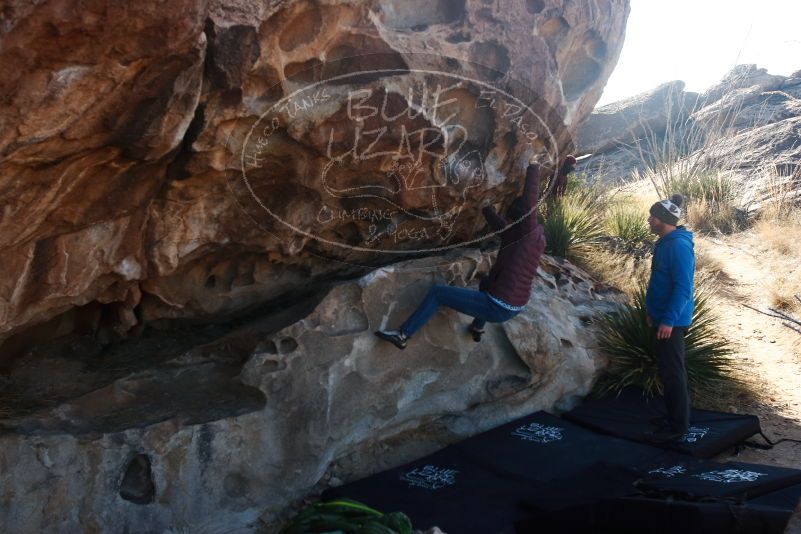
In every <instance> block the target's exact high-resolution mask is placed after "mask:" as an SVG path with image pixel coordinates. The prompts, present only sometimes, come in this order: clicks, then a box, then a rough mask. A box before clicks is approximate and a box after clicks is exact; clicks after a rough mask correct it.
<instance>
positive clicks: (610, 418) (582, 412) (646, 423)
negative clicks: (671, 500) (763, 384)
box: [563, 388, 760, 458]
mask: <svg viewBox="0 0 801 534" xmlns="http://www.w3.org/2000/svg"><path fill="white" fill-rule="evenodd" d="M665 413H666V411H665V403H664V400H663V399H662V397H660V396H654V397H647V396H646V395H645V394H644V393H643V391H642V390H640V389H637V388H626V389H624V390H623V391H621V392H620V394H619V395H610V396H607V397H603V398H600V399H590V400H587V401H585V402H584V403H583V404H581V405H580V406H578V407H576V408H575V409H573V410H571V411H570V412H567V413H565V414H564V415H563V417H564V418H565V419H568V420H570V421H573V422H574V423H577V424H579V425H582V426H584V427H586V428H589V429H591V430H595V431H597V432H602V433H605V434H609V435H612V436H617V437H621V438H625V439H629V440H633V441H640V442H643V441H644V439H643V434H644V433H645V432H647V431H649V430H654V429H656V424H655V423H652V422H651V420H652V419H654V418H658V417H659V416H664V415H665ZM758 432H760V427H759V419H758V418H757V417H756V416H754V415H738V414H730V413H723V412H714V411H709V410H697V409H693V410H692V414H691V422H690V430H689V431H688V432H687V434H685V436H684V437H683V438H682V439H681V440H680V441H678V442H673V443H668V444H665V445H660V446H662V447H663V448H668V449H673V450H677V451H679V452H682V453H685V454H691V455H693V456H695V457H698V458H711V457H713V456H716V455H718V454H720V453H722V452H724V451H726V450H727V449H729V448H731V447H733V446H735V445H736V444H738V443H741V442H742V441H744V440H745V439H747V438H748V437H750V436H753V435H754V434H757V433H758Z"/></svg>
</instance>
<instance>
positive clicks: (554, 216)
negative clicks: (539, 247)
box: [542, 186, 604, 258]
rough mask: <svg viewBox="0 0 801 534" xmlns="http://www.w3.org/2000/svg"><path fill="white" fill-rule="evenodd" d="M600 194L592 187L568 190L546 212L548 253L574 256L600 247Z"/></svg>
mask: <svg viewBox="0 0 801 534" xmlns="http://www.w3.org/2000/svg"><path fill="white" fill-rule="evenodd" d="M601 209H602V204H601V201H600V193H599V191H597V190H596V189H595V188H593V187H591V186H585V187H583V188H581V189H573V190H568V192H567V193H566V194H565V196H563V197H562V198H559V199H553V200H551V201H550V202H548V203H547V204H546V206H545V209H544V210H543V223H542V224H543V227H544V230H545V241H546V249H545V250H546V252H547V253H548V254H551V255H553V256H561V257H563V258H568V257H574V256H576V255H579V254H581V253H582V251H584V250H586V248H587V247H591V246H592V245H594V244H597V243H598V242H599V240H600V239H601V237H603V235H604V226H603V218H602V215H601Z"/></svg>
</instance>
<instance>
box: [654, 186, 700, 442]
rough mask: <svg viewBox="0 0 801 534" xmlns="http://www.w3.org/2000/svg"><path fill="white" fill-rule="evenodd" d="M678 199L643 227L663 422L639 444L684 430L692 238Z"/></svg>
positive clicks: (664, 203)
mask: <svg viewBox="0 0 801 534" xmlns="http://www.w3.org/2000/svg"><path fill="white" fill-rule="evenodd" d="M683 204H684V198H683V197H682V196H681V195H673V196H672V197H671V198H670V199H668V200H660V201H659V202H656V203H654V205H653V206H651V210H650V212H651V216H650V217H649V218H648V225H649V226H650V227H651V232H653V233H654V234H656V235H658V236H659V239H658V240H657V241H656V245H654V256H653V260H652V263H651V278H650V280H649V281H648V290H647V292H646V294H645V307H646V310H647V313H648V324H649V326H651V327H652V328H653V329H654V330H655V332H656V346H655V348H656V356H657V360H658V365H659V378H660V380H661V381H662V386H663V388H664V394H665V405H666V407H667V417H666V421H665V422H664V425H663V427H662V428H659V429H658V430H656V431H654V432H648V433H647V434H646V436H645V438H646V439H647V440H648V441H652V442H655V443H664V442H668V441H675V440H678V439H680V438H681V437H683V436H684V434H685V433H686V432H687V429H688V428H689V426H690V396H689V392H688V387H687V370H686V368H685V366H684V336H685V335H686V334H687V329H688V327H689V326H690V322H691V320H692V315H693V306H694V305H693V273H694V271H695V254H694V252H693V234H692V232H689V231H687V230H686V229H685V228H684V226H677V225H678V221H679V217H681V208H682V205H683Z"/></svg>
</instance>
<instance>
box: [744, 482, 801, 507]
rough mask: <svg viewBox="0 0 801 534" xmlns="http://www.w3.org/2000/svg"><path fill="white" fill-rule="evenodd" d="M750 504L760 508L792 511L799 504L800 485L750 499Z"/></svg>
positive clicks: (800, 499) (800, 498) (800, 496)
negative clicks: (769, 507)
mask: <svg viewBox="0 0 801 534" xmlns="http://www.w3.org/2000/svg"><path fill="white" fill-rule="evenodd" d="M750 502H752V503H754V504H759V505H762V506H775V507H777V508H785V509H787V510H794V509H795V507H796V506H798V503H799V502H801V484H793V485H792V486H788V487H786V488H783V489H780V490H775V491H771V492H769V493H765V494H764V495H760V496H759V497H756V498H754V499H751V501H750Z"/></svg>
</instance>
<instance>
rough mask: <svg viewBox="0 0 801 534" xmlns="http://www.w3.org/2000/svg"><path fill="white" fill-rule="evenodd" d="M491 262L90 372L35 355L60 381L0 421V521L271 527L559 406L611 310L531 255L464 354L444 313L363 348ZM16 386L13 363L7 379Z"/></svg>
mask: <svg viewBox="0 0 801 534" xmlns="http://www.w3.org/2000/svg"><path fill="white" fill-rule="evenodd" d="M490 261H491V258H490V256H488V255H484V254H482V253H480V252H479V251H468V252H466V253H462V254H461V255H458V254H456V253H450V254H449V255H445V256H436V257H430V258H426V259H420V260H413V261H409V262H405V263H401V264H396V265H394V266H390V267H385V268H381V269H378V270H376V271H374V272H372V273H370V274H368V275H367V276H365V277H363V278H361V279H359V280H356V281H351V282H345V283H340V284H337V285H334V286H333V287H332V288H330V290H328V291H327V293H326V294H325V295H324V296H322V297H319V298H317V299H313V301H309V302H298V303H296V304H295V306H294V309H292V308H290V309H288V310H285V311H284V312H281V313H278V314H276V315H272V316H270V317H269V319H265V318H263V317H261V316H258V317H256V318H254V319H252V320H250V321H247V322H243V323H242V322H241V323H238V324H236V325H234V326H232V327H231V328H230V329H229V330H228V331H226V332H223V331H218V332H203V333H200V332H195V333H194V336H195V337H194V338H191V339H190V338H189V337H186V336H183V337H182V336H181V335H180V333H177V332H176V333H175V334H174V335H173V336H171V337H170V338H169V339H170V341H169V343H167V342H165V341H164V340H163V339H162V340H161V341H160V342H159V343H158V344H157V343H151V344H150V345H147V344H146V339H145V337H143V338H142V341H141V343H142V345H140V346H139V347H137V349H136V350H135V351H134V353H135V354H136V355H137V356H141V355H144V356H145V358H146V359H147V361H142V358H141V357H139V358H135V357H133V355H131V354H130V351H129V349H128V347H129V344H126V343H123V344H120V345H119V346H118V349H115V350H111V351H108V353H107V354H106V360H107V361H108V362H110V363H111V365H107V366H97V365H95V366H94V367H93V366H92V365H91V362H92V361H95V363H96V362H97V360H96V358H92V357H88V358H85V360H84V361H82V360H81V357H82V356H84V357H85V355H86V353H87V352H90V351H89V348H88V347H89V345H87V343H89V342H88V341H85V340H84V341H83V343H84V345H83V346H81V345H80V343H79V342H80V340H78V341H76V345H75V346H73V347H72V349H71V351H65V352H62V353H61V354H54V353H50V355H49V361H47V362H46V364H45V366H46V367H47V368H48V369H50V370H52V371H53V372H58V373H59V375H60V377H61V380H60V381H58V382H57V383H56V382H55V381H52V382H51V383H49V384H48V383H47V380H42V383H41V384H40V387H42V388H48V390H49V393H50V394H51V395H52V396H53V397H54V398H58V399H60V402H59V403H58V404H57V405H50V406H44V407H41V408H39V409H37V410H34V411H30V412H29V413H27V414H19V415H16V416H13V417H10V418H7V419H6V420H4V421H3V422H2V433H0V468H2V471H3V483H2V484H1V485H0V502H1V503H2V505H1V506H0V524H3V526H4V529H5V531H7V532H15V533H21V534H23V533H28V532H30V533H34V532H48V531H63V532H93V531H96V532H217V531H225V532H239V531H247V530H248V529H250V528H255V527H254V524H255V523H257V522H258V521H259V518H260V517H261V522H262V523H267V524H268V525H271V526H272V527H275V526H277V524H278V523H280V521H281V520H282V519H284V516H282V515H281V514H280V511H281V510H282V509H284V508H285V507H286V506H287V504H289V503H290V502H292V501H293V500H295V499H298V498H300V497H303V496H305V495H307V494H309V492H312V491H315V490H320V489H322V488H324V487H325V486H326V485H328V484H329V483H333V481H348V480H351V479H354V478H358V477H361V476H364V475H366V474H369V473H370V472H372V471H377V470H380V469H382V468H387V467H390V466H394V465H398V464H400V463H402V462H405V461H409V460H411V459H412V458H415V457H418V456H419V455H422V454H425V453H428V452H432V451H433V450H435V449H437V448H439V447H441V446H443V445H445V444H446V443H449V442H452V441H455V440H457V439H460V438H463V437H466V436H469V435H472V434H475V433H476V432H479V431H481V430H484V429H487V428H489V427H492V426H495V425H498V424H501V423H503V422H506V421H508V420H510V419H512V418H514V417H517V416H520V415H522V414H524V413H527V412H531V411H534V410H537V409H543V408H546V409H550V408H551V407H554V406H556V407H557V408H568V407H571V406H572V404H573V403H574V401H575V399H576V398H577V397H578V396H581V395H584V394H586V393H587V392H588V390H589V388H590V386H591V384H592V381H593V379H594V377H595V375H596V373H597V372H598V370H599V369H600V368H601V367H602V366H603V363H604V362H603V358H602V357H601V356H600V355H599V354H598V353H597V352H596V350H595V349H594V348H593V347H594V346H595V342H594V334H593V328H592V325H591V319H592V317H593V316H594V315H595V314H596V313H598V312H600V311H608V310H611V309H614V307H615V306H616V304H615V298H614V295H613V294H609V293H605V292H604V291H602V290H601V288H599V287H598V286H597V285H596V284H594V283H593V282H592V281H591V280H589V279H588V278H587V276H586V275H585V274H583V273H582V272H581V271H579V270H578V269H576V268H575V267H573V266H572V265H570V264H569V263H566V262H563V261H557V260H555V259H552V258H550V257H544V258H543V261H542V263H541V265H540V269H539V271H538V276H537V277H536V278H535V282H534V285H533V294H532V299H531V301H530V303H529V306H528V307H527V308H526V310H525V311H524V312H522V313H521V314H519V315H518V316H517V317H515V318H514V319H512V320H510V321H508V322H507V323H504V324H500V325H488V329H487V334H486V336H485V339H484V340H483V341H482V342H481V343H475V342H473V341H472V338H471V337H470V336H469V335H468V334H467V333H466V330H465V328H466V326H467V324H468V322H469V318H467V317H465V316H462V315H460V314H457V313H455V312H452V311H441V312H439V313H438V314H437V315H435V317H434V318H433V319H432V321H431V322H429V324H428V325H426V326H425V327H424V328H423V329H422V330H421V331H420V332H419V333H418V335H417V336H415V338H413V339H412V340H411V341H410V343H409V346H408V347H407V349H406V350H405V351H402V352H401V351H398V350H397V349H395V348H394V347H393V346H392V345H389V344H387V343H384V342H381V341H379V340H378V339H377V338H375V337H374V335H373V331H374V330H376V329H378V328H382V327H385V326H395V325H397V324H398V323H399V322H400V321H402V320H403V319H404V318H405V316H406V315H407V314H408V313H410V312H411V311H412V310H413V309H414V307H415V306H416V305H417V304H418V302H419V301H420V299H421V298H422V296H423V294H424V292H425V291H426V290H427V288H428V287H430V286H431V285H432V284H433V283H435V282H439V283H450V284H454V285H458V286H465V285H474V284H475V283H476V277H477V276H479V275H480V274H483V273H485V272H486V271H487V269H488V266H489V265H490ZM282 313H283V315H282ZM297 315H300V316H301V317H302V318H301V319H300V320H296V321H294V322H293V320H292V319H291V317H292V316H297ZM204 336H205V339H204ZM38 370H41V369H38ZM32 375H33V376H37V375H38V376H41V375H40V374H38V373H37V369H26V367H25V365H23V363H20V362H18V363H17V368H16V369H15V372H13V373H12V375H11V376H12V377H15V378H16V380H23V379H24V378H25V377H26V376H32ZM87 377H88V378H87ZM87 380H90V381H93V384H85V383H84V382H85V381H87ZM7 386H13V384H7ZM142 413H147V414H149V419H147V420H142V418H141V414H142ZM268 531H270V530H268Z"/></svg>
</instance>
